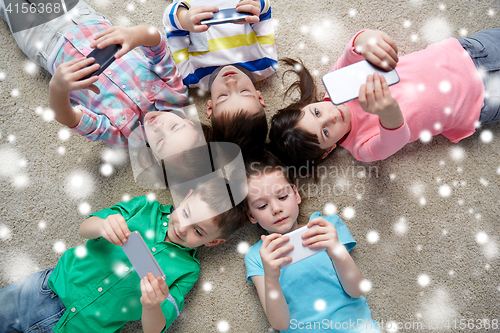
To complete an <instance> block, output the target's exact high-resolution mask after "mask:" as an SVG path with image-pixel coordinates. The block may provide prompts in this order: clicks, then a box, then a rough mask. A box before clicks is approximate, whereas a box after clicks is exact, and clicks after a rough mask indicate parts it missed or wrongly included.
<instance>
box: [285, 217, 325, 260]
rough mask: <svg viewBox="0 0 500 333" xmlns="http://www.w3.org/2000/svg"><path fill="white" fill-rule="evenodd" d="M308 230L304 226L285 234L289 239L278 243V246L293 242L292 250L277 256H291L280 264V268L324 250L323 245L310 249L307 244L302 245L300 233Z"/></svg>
mask: <svg viewBox="0 0 500 333" xmlns="http://www.w3.org/2000/svg"><path fill="white" fill-rule="evenodd" d="M313 228H318V226H313ZM311 229H312V228H311ZM308 230H309V228H308V227H307V226H304V227H302V228H299V229H297V230H294V231H292V232H290V233H288V234H286V235H285V236H289V237H290V239H289V240H288V241H287V242H286V243H284V244H281V245H279V246H278V248H280V247H282V246H287V245H289V244H293V250H291V251H288V252H285V253H283V254H282V255H281V256H280V257H279V258H282V257H292V261H289V262H286V263H284V264H282V265H280V269H283V268H285V267H288V266H290V265H293V264H295V263H297V262H299V261H301V260H304V259H306V258H309V257H310V256H313V255H315V254H318V253H320V252H322V251H324V250H326V248H325V247H315V248H312V249H311V248H310V247H309V245H306V246H304V245H302V242H303V241H304V239H303V238H302V234H303V233H304V232H306V231H308Z"/></svg>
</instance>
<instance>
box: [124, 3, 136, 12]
mask: <svg viewBox="0 0 500 333" xmlns="http://www.w3.org/2000/svg"><path fill="white" fill-rule="evenodd" d="M126 8H127V11H129V12H133V11H134V10H135V5H134V4H133V3H129V4H127V7H126Z"/></svg>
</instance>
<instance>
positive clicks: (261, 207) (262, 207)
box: [257, 204, 267, 210]
mask: <svg viewBox="0 0 500 333" xmlns="http://www.w3.org/2000/svg"><path fill="white" fill-rule="evenodd" d="M266 207H267V204H264V205H262V206H259V207H257V209H258V210H263V209H265V208H266Z"/></svg>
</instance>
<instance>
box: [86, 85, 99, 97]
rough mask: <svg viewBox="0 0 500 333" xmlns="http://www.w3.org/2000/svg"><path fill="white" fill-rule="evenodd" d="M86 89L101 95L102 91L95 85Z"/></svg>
mask: <svg viewBox="0 0 500 333" xmlns="http://www.w3.org/2000/svg"><path fill="white" fill-rule="evenodd" d="M85 89H88V90H90V91H92V92H94V93H95V94H96V95H99V94H100V93H101V90H99V88H98V87H97V86H96V85H95V84H91V85H90V86H88V87H85Z"/></svg>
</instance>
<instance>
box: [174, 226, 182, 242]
mask: <svg viewBox="0 0 500 333" xmlns="http://www.w3.org/2000/svg"><path fill="white" fill-rule="evenodd" d="M172 230H173V231H174V236H175V237H176V238H177V239H178V240H182V238H181V237H180V236H179V234H178V233H177V231H175V228H172Z"/></svg>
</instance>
